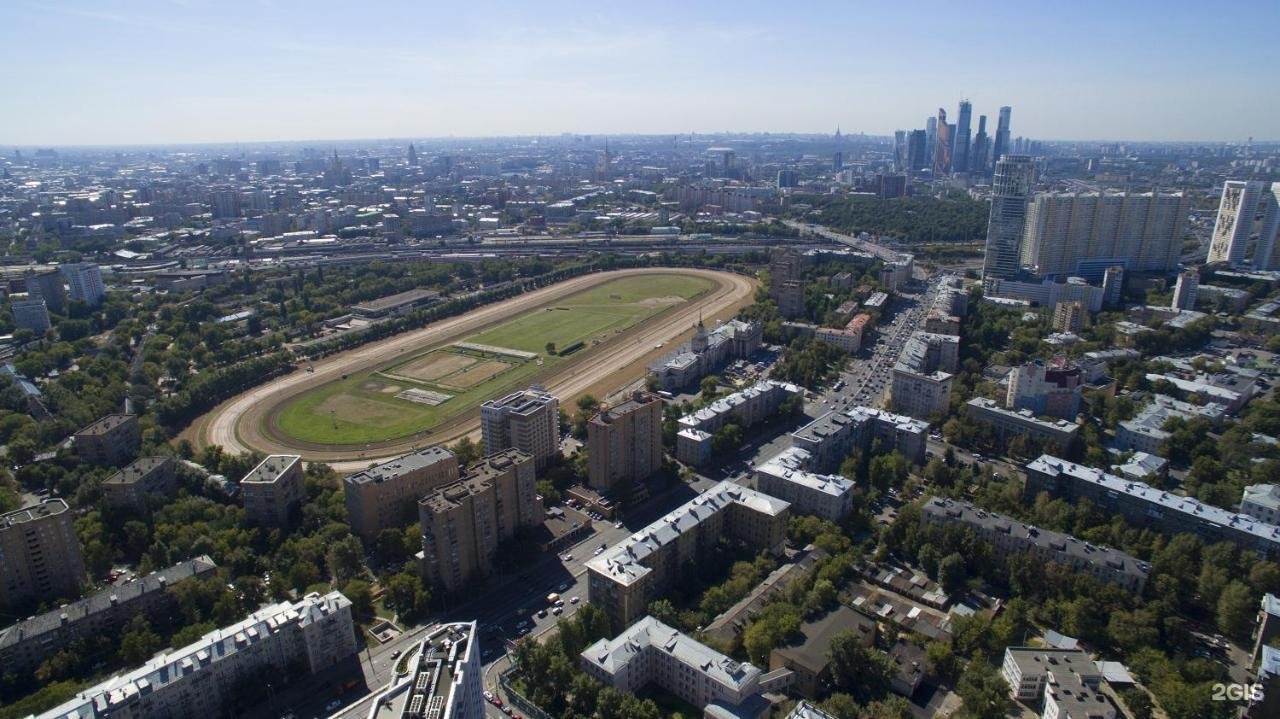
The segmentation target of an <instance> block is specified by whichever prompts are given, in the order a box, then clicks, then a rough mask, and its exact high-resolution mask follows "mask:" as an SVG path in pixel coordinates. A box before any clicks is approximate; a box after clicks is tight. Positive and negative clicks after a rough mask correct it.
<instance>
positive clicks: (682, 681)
mask: <svg viewBox="0 0 1280 719" xmlns="http://www.w3.org/2000/svg"><path fill="white" fill-rule="evenodd" d="M581 664H582V670H583V671H584V672H586V674H587V675H588V676H590V677H593V678H595V679H597V680H599V681H600V682H602V683H604V684H606V685H608V686H611V687H613V688H615V689H617V690H619V691H621V692H623V693H625V694H633V693H635V692H637V691H639V690H640V689H642V688H644V686H645V685H647V684H650V683H653V684H657V685H658V686H660V687H662V688H663V689H666V690H667V691H669V692H671V693H672V694H675V695H676V696H678V697H680V698H681V699H683V700H684V701H686V702H689V703H690V704H692V705H693V706H695V707H698V708H699V709H704V710H706V711H708V712H710V711H711V709H710V708H711V707H713V706H715V707H720V708H721V712H724V711H725V710H727V713H715V714H710V713H708V716H734V717H756V716H760V715H761V714H763V713H764V712H766V711H767V709H768V704H769V703H768V701H767V700H765V699H764V698H763V697H761V696H760V694H761V692H762V691H763V688H762V686H761V678H762V676H763V674H762V672H761V671H760V669H759V668H757V667H756V666H754V665H753V664H751V663H749V662H739V661H737V660H735V659H731V658H729V657H727V656H725V655H723V654H721V653H720V652H717V651H715V650H714V649H712V648H710V647H708V646H707V645H705V644H701V643H699V642H697V641H695V640H694V639H692V638H690V637H689V636H687V635H685V634H682V633H680V632H679V631H678V630H676V629H673V628H672V627H669V626H667V625H666V624H663V623H662V622H660V621H658V620H657V619H654V618H653V617H648V616H647V617H645V618H644V619H641V620H640V621H638V622H636V623H635V624H632V625H631V626H629V627H627V628H626V629H625V630H623V632H622V633H621V634H619V635H618V636H616V637H614V638H613V639H601V640H600V641H598V642H596V643H595V644H592V645H591V646H590V647H587V649H586V650H585V651H583V652H582V654H581Z"/></svg>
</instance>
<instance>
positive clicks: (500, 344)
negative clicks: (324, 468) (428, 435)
mask: <svg viewBox="0 0 1280 719" xmlns="http://www.w3.org/2000/svg"><path fill="white" fill-rule="evenodd" d="M712 286H713V283H712V281H711V280H708V279H704V278H701V277H695V276H687V275H678V274H654V275H651V276H641V275H633V276H628V277H621V278H618V279H615V280H610V281H609V282H605V283H603V284H600V285H597V286H595V287H592V288H590V289H587V290H583V291H582V292H578V293H576V294H573V295H569V296H568V297H564V298H562V299H560V300H558V301H556V302H554V303H552V304H550V305H545V306H542V307H537V308H534V309H530V310H529V311H527V312H524V313H523V314H519V315H516V316H514V317H512V318H511V319H509V320H507V321H505V322H501V323H500V324H497V325H492V326H490V327H488V328H486V329H484V330H482V331H480V332H478V333H475V334H473V335H470V336H468V337H466V338H464V339H463V340H461V341H460V342H456V343H453V344H451V345H449V346H444V347H436V348H433V349H430V350H427V351H424V352H420V353H417V354H412V355H409V356H403V357H400V358H398V359H396V360H395V361H394V362H392V363H389V364H388V365H386V366H384V367H380V368H378V369H376V370H373V371H368V372H362V373H357V374H353V375H351V376H349V377H346V378H344V379H342V380H338V381H335V382H331V383H328V384H325V385H322V386H320V387H316V388H315V389H312V390H310V391H307V392H304V393H303V394H301V395H299V396H297V397H295V398H294V399H292V400H291V401H290V402H289V403H288V404H287V405H285V406H284V407H283V408H282V410H281V411H280V412H279V413H278V414H277V415H275V417H274V418H273V419H274V422H275V428H276V429H277V430H278V431H279V432H281V433H282V434H284V435H287V436H289V437H292V438H294V439H297V440H301V441H305V442H319V443H325V444H334V445H356V444H364V443H372V442H382V441H386V440H391V439H396V438H400V437H405V436H408V435H411V434H415V433H417V432H421V431H424V430H427V429H430V428H431V427H433V426H435V425H436V424H438V423H440V422H442V421H444V420H446V419H448V418H450V417H453V416H454V415H457V414H460V413H462V412H465V411H467V410H469V409H472V408H474V407H475V406H476V405H478V404H480V403H481V402H484V401H485V400H488V399H492V398H494V397H497V396H500V395H502V394H505V393H507V392H510V391H512V390H515V389H518V388H520V387H523V386H527V385H528V384H529V383H530V382H531V381H532V380H533V379H534V378H535V377H546V376H548V375H550V374H553V373H554V368H555V366H556V365H558V364H561V363H563V362H565V361H567V360H569V359H571V358H572V357H576V356H578V354H581V353H585V352H590V351H592V346H593V345H594V344H595V343H597V342H600V341H604V340H607V339H608V338H610V337H613V336H615V335H618V334H621V333H624V332H625V331H627V330H628V329H630V328H632V327H634V326H636V325H637V324H639V323H640V322H642V321H644V320H646V319H648V318H650V317H653V316H655V315H658V314H660V313H661V312H663V311H664V310H667V309H669V308H671V307H674V306H676V305H679V304H682V303H684V302H687V301H688V300H691V299H693V298H695V297H697V296H698V295H700V294H702V293H703V292H706V291H708V290H710V289H711V288H712ZM548 342H552V343H554V344H555V348H556V352H557V354H549V353H548V352H547V343H548ZM578 342H581V343H583V346H582V348H581V349H579V350H577V351H576V352H574V353H571V354H569V355H568V356H564V357H562V356H560V355H559V354H558V352H559V351H560V350H562V349H564V348H568V347H571V346H573V345H574V344H575V343H578ZM458 344H465V345H467V346H466V347H459V346H458ZM504 350H505V351H504ZM529 353H533V354H536V355H537V357H536V358H529V356H528V354H529ZM415 390H416V391H415ZM407 397H414V398H415V399H416V401H415V399H408V398H407ZM442 398H443V399H442ZM432 402H438V404H432ZM268 421H272V420H268Z"/></svg>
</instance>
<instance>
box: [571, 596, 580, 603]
mask: <svg viewBox="0 0 1280 719" xmlns="http://www.w3.org/2000/svg"><path fill="white" fill-rule="evenodd" d="M569 603H570V604H577V603H578V598H577V597H569Z"/></svg>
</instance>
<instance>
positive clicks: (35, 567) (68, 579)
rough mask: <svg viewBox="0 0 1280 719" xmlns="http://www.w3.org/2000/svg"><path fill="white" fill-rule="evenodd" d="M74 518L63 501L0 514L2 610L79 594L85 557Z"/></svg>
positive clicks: (46, 502)
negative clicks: (73, 523)
mask: <svg viewBox="0 0 1280 719" xmlns="http://www.w3.org/2000/svg"><path fill="white" fill-rule="evenodd" d="M74 519H75V517H74V516H73V514H72V512H71V509H70V508H69V507H68V506H67V503H66V502H65V501H63V500H61V499H46V500H44V501H42V502H40V503H39V504H34V505H32V506H30V507H24V508H22V509H17V510H14V511H12V512H6V513H5V514H0V608H9V607H21V606H24V605H26V604H33V603H36V602H41V601H47V600H52V599H59V598H64V599H70V598H75V597H78V596H80V589H81V588H82V587H83V585H84V579H85V575H84V557H83V555H82V554H81V553H80V540H79V539H78V538H77V537H76V530H75V527H74V526H72V522H73V520H74Z"/></svg>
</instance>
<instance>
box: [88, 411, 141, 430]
mask: <svg viewBox="0 0 1280 719" xmlns="http://www.w3.org/2000/svg"><path fill="white" fill-rule="evenodd" d="M135 417H137V415H132V414H109V415H106V416H105V417H101V418H99V419H98V420H96V421H94V422H93V423H92V424H89V425H88V426H86V427H85V428H84V429H81V430H80V431H79V432H76V434H86V435H97V434H106V433H107V432H110V431H111V430H113V429H115V428H116V427H119V426H120V425H122V424H124V423H126V422H128V421H129V420H131V419H134V418H135Z"/></svg>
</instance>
